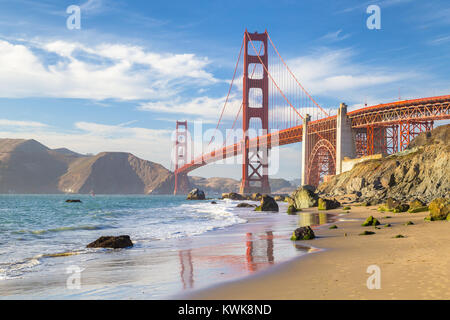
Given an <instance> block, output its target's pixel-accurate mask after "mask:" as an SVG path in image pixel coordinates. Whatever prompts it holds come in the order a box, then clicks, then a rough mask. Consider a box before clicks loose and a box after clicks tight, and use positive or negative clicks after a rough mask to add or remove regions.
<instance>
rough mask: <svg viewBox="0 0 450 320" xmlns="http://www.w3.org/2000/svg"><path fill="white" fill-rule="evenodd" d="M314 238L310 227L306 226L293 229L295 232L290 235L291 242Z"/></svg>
mask: <svg viewBox="0 0 450 320" xmlns="http://www.w3.org/2000/svg"><path fill="white" fill-rule="evenodd" d="M315 237H316V235H315V234H314V231H313V230H312V229H311V227H310V226H307V227H300V228H297V229H295V231H294V232H293V233H292V237H291V240H292V241H297V240H311V239H314V238H315Z"/></svg>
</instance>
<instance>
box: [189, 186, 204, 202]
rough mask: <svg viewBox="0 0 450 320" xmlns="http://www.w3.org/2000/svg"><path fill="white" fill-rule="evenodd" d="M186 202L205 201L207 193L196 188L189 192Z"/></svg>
mask: <svg viewBox="0 0 450 320" xmlns="http://www.w3.org/2000/svg"><path fill="white" fill-rule="evenodd" d="M186 200H205V193H204V192H203V191H202V190H200V189H197V188H195V189H193V190H192V191H191V192H189V194H188V195H187V198H186Z"/></svg>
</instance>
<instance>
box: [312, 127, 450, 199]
mask: <svg viewBox="0 0 450 320" xmlns="http://www.w3.org/2000/svg"><path fill="white" fill-rule="evenodd" d="M449 138H450V125H443V126H439V127H437V128H436V129H434V130H433V131H431V132H424V133H421V134H420V135H418V136H417V137H416V138H415V139H414V140H413V141H412V142H411V143H410V144H409V146H408V148H407V149H406V150H405V151H403V152H399V153H396V154H393V155H390V156H388V157H386V158H381V159H377V160H369V161H365V162H362V163H359V164H357V165H355V167H354V168H353V169H352V170H350V171H347V172H344V173H342V174H340V175H337V176H334V177H332V178H331V179H330V180H329V181H327V182H324V183H322V184H321V185H320V186H319V187H318V192H319V193H321V194H323V195H325V196H329V197H333V196H342V195H345V194H357V196H358V197H359V198H360V199H361V200H364V201H366V202H373V203H374V204H375V203H379V202H380V201H382V200H383V199H385V198H388V197H392V198H395V199H397V200H409V199H411V198H418V199H420V200H422V201H424V202H426V203H428V202H430V201H431V200H433V199H434V198H437V197H444V198H445V197H448V194H449V192H450V142H449V141H450V140H449Z"/></svg>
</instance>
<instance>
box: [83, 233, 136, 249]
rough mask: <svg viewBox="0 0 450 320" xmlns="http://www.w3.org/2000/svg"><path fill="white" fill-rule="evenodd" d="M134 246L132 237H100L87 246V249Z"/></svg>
mask: <svg viewBox="0 0 450 320" xmlns="http://www.w3.org/2000/svg"><path fill="white" fill-rule="evenodd" d="M132 246H133V242H131V239H130V236H127V235H123V236H118V237H114V236H105V237H100V238H98V239H97V240H95V241H94V242H91V243H89V244H88V245H87V248H113V249H119V248H129V247H132Z"/></svg>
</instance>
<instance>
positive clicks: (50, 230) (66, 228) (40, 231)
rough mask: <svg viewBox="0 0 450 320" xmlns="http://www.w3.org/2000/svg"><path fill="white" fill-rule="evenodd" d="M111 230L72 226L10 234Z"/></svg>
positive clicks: (99, 227) (100, 227) (102, 227)
mask: <svg viewBox="0 0 450 320" xmlns="http://www.w3.org/2000/svg"><path fill="white" fill-rule="evenodd" d="M106 228H111V227H110V226H73V227H59V228H51V229H43V230H19V231H14V232H12V233H14V234H23V233H29V234H34V235H41V234H46V233H53V232H63V231H76V230H101V229H106Z"/></svg>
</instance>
